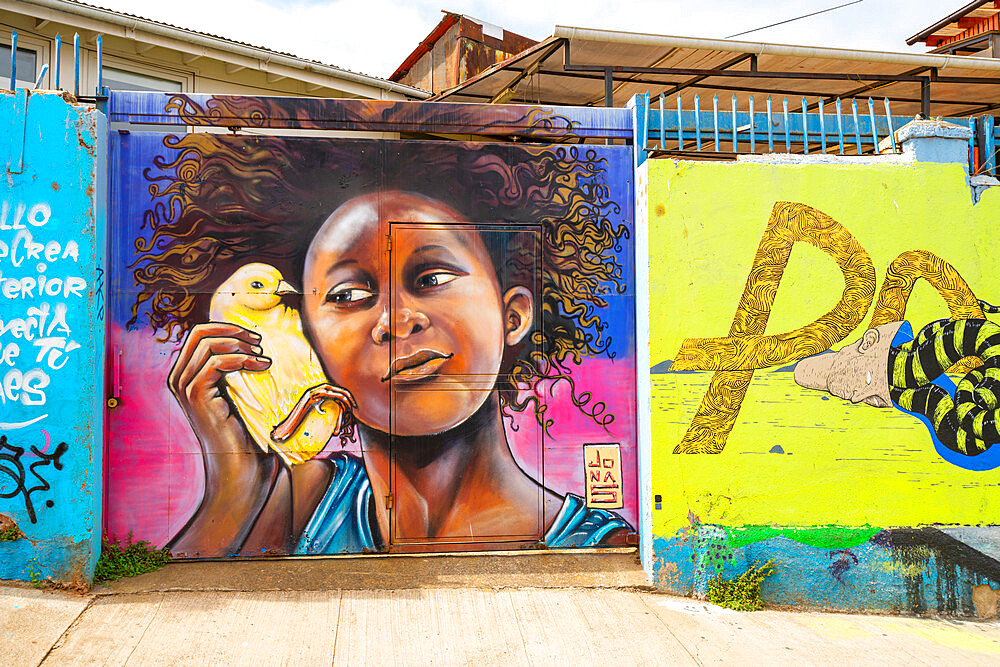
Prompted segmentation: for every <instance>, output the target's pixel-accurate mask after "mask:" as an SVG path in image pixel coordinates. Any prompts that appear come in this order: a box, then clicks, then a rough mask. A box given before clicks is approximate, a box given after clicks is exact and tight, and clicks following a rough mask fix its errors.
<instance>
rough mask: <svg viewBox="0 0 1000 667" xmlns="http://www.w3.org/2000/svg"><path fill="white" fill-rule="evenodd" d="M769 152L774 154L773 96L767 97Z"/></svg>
mask: <svg viewBox="0 0 1000 667" xmlns="http://www.w3.org/2000/svg"><path fill="white" fill-rule="evenodd" d="M767 152H768V153H773V152H774V118H773V117H772V115H771V96H770V95H768V96H767Z"/></svg>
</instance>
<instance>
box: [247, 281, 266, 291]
mask: <svg viewBox="0 0 1000 667" xmlns="http://www.w3.org/2000/svg"><path fill="white" fill-rule="evenodd" d="M250 287H252V288H254V289H262V288H263V287H264V283H262V282H261V281H259V280H255V281H253V282H252V283H250Z"/></svg>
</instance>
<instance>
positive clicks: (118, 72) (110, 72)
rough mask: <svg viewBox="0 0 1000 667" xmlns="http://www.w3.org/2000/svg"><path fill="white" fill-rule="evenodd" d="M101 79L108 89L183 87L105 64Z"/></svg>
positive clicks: (167, 90)
mask: <svg viewBox="0 0 1000 667" xmlns="http://www.w3.org/2000/svg"><path fill="white" fill-rule="evenodd" d="M18 50H20V49H18ZM102 81H103V83H104V85H105V86H106V87H107V88H108V89H109V90H141V91H142V90H144V91H151V92H159V93H179V92H182V91H183V89H184V84H182V83H181V82H180V81H176V80H171V79H164V78H161V77H158V76H153V75H151V74H143V73H141V72H132V71H129V70H124V69H119V68H117V67H109V66H108V65H105V66H104V68H103V69H102Z"/></svg>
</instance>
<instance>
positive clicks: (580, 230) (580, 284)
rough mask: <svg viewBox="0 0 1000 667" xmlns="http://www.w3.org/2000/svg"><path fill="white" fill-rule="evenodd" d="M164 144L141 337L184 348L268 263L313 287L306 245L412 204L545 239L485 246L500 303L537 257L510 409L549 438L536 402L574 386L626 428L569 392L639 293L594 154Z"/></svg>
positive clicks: (507, 148)
mask: <svg viewBox="0 0 1000 667" xmlns="http://www.w3.org/2000/svg"><path fill="white" fill-rule="evenodd" d="M163 145H164V147H165V148H166V149H168V150H167V152H166V156H157V157H156V158H155V159H154V167H153V168H149V169H146V171H145V172H144V176H145V178H146V180H147V181H148V183H149V186H148V189H149V195H150V198H151V201H152V204H151V205H150V207H149V208H148V210H147V211H146V212H145V214H144V220H143V225H142V228H141V232H140V237H139V238H136V239H135V241H134V246H135V251H136V259H135V260H134V261H133V263H132V264H131V265H130V269H131V270H132V276H133V278H134V280H135V283H136V285H137V286H138V287H139V292H138V295H137V297H136V301H135V303H134V304H133V306H132V316H131V319H130V320H129V322H128V326H129V327H134V326H136V325H137V324H138V323H139V321H140V319H145V320H147V321H148V323H149V325H150V326H151V327H152V328H153V329H154V330H155V331H157V332H159V333H160V334H161V340H164V341H166V340H180V339H181V338H182V337H183V336H184V334H185V333H186V332H187V331H188V330H189V329H190V328H191V327H192V326H194V325H195V324H197V323H199V322H204V321H205V320H206V319H207V317H208V307H209V301H210V300H211V297H212V294H213V293H214V291H215V289H216V288H217V287H218V285H220V284H221V283H222V282H223V281H224V280H225V279H226V278H227V277H228V276H229V275H231V273H232V272H233V271H234V270H235V269H236V268H238V267H239V266H241V265H242V264H244V263H246V262H248V261H257V262H268V263H270V264H273V265H274V266H275V267H276V268H278V269H279V270H280V271H281V272H282V273H283V274H284V275H285V276H294V277H298V276H301V275H302V266H303V262H304V256H305V251H306V249H307V248H308V246H309V243H310V242H311V240H312V238H313V236H314V234H315V233H316V231H317V230H318V228H319V227H320V225H321V224H322V223H323V222H324V220H325V219H326V218H327V217H328V216H329V215H330V213H331V212H332V211H334V210H335V209H336V208H337V207H338V206H339V205H340V204H342V203H344V202H346V201H347V200H349V199H351V198H353V197H355V196H358V195H361V194H366V193H370V192H372V191H375V190H406V191H412V192H417V193H420V194H422V195H425V196H427V197H431V198H433V199H437V200H439V201H441V202H443V203H445V204H447V205H449V206H451V207H452V208H454V209H455V210H457V211H459V212H461V213H462V214H463V215H465V216H466V218H467V219H468V220H469V221H471V222H474V223H483V226H484V227H485V226H487V225H491V224H492V225H494V227H495V226H496V225H497V224H500V225H506V226H507V227H508V228H511V229H524V228H523V227H521V226H520V225H511V224H510V223H532V224H533V225H534V229H535V230H539V231H538V232H536V233H522V234H505V235H504V238H505V239H507V240H505V241H504V242H503V243H499V244H498V243H486V245H487V248H488V250H489V252H490V255H491V258H492V259H493V263H494V267H495V268H496V269H497V275H498V278H499V280H500V283H501V285H502V286H503V287H504V289H506V288H507V287H508V286H509V285H511V284H524V282H522V281H523V280H524V279H525V276H527V275H529V274H534V271H535V267H536V265H537V262H538V260H537V258H538V257H539V256H540V257H541V273H540V276H536V278H535V280H536V282H538V283H540V284H539V285H538V286H539V288H540V298H539V308H537V309H536V313H537V315H536V322H535V326H534V327H533V330H532V333H531V336H530V339H529V340H527V341H525V342H524V343H522V344H521V345H519V346H517V347H516V348H513V349H511V350H508V351H507V355H506V358H505V359H504V365H503V368H502V369H501V371H502V372H501V375H500V377H499V378H498V381H497V390H498V393H499V395H500V400H501V405H502V406H503V407H504V408H507V409H510V410H513V411H515V412H522V411H524V410H526V409H528V408H529V407H530V408H531V409H532V410H533V412H534V414H535V416H536V418H537V419H538V421H539V423H540V424H541V425H542V426H543V427H544V428H548V427H549V426H550V425H551V424H552V423H553V422H552V420H551V419H549V418H547V417H546V416H545V414H544V413H545V405H544V402H543V401H542V400H541V398H540V396H539V395H538V393H537V392H534V391H531V390H532V389H534V388H535V387H536V386H537V383H538V382H539V381H541V380H551V381H553V382H557V381H565V382H567V383H568V384H569V386H570V388H571V396H572V400H573V403H574V404H575V405H576V406H577V408H579V409H580V410H581V411H582V412H583V413H584V414H586V415H587V416H589V417H591V418H592V419H593V420H594V421H596V422H597V423H598V424H600V425H602V426H605V427H606V426H607V425H608V424H610V423H611V422H612V421H613V420H614V415H612V414H610V413H607V412H606V406H605V404H604V403H603V402H601V401H595V400H594V399H593V397H592V396H591V395H590V393H589V392H578V391H577V389H576V386H575V384H574V382H573V377H572V367H573V366H575V365H579V364H580V363H581V362H582V360H583V358H584V357H588V356H596V355H602V354H603V355H607V356H613V355H612V353H611V352H610V345H611V340H610V338H609V337H608V336H607V335H606V333H605V329H606V327H607V325H606V323H604V322H603V321H602V320H601V313H600V311H599V309H601V308H605V307H607V305H608V302H607V300H606V298H605V296H606V295H608V294H612V293H617V294H621V293H624V292H625V289H626V283H627V279H628V277H627V276H624V275H623V266H622V264H621V263H620V262H619V260H618V254H619V253H620V252H621V251H622V246H621V241H622V239H624V238H627V237H628V228H627V227H626V226H625V225H623V224H615V223H614V222H613V220H614V219H615V218H616V216H618V215H619V214H620V213H621V207H620V205H619V204H618V203H616V202H614V201H613V200H612V199H611V196H610V189H609V187H608V185H607V183H606V179H607V177H606V173H607V164H606V161H605V160H604V158H602V157H600V156H599V155H598V153H597V152H596V151H595V150H593V149H588V148H586V147H584V146H580V147H576V146H574V147H556V148H552V147H542V146H530V145H523V144H522V145H513V144H500V143H495V144H491V143H484V144H465V143H462V144H459V143H454V142H433V141H381V142H373V141H370V140H355V139H337V140H329V139H328V140H323V141H317V140H316V139H305V138H288V137H284V138H276V137H262V136H248V135H219V134H206V133H194V134H185V135H168V136H166V137H165V138H164V139H163ZM481 233H483V234H485V233H487V232H481ZM539 246H540V247H539ZM291 281H292V282H293V283H294V282H297V280H295V279H292V280H291ZM507 414H509V413H507Z"/></svg>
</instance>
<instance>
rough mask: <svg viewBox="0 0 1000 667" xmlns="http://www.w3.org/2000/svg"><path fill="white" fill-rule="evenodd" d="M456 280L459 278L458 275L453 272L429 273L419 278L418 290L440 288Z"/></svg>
mask: <svg viewBox="0 0 1000 667" xmlns="http://www.w3.org/2000/svg"><path fill="white" fill-rule="evenodd" d="M455 278H458V274H457V273H452V272H451V271H428V272H427V273H422V274H420V275H419V276H417V288H418V289H429V288H432V287H440V286H441V285H446V284H448V283H450V282H451V281H452V280H454V279H455Z"/></svg>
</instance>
